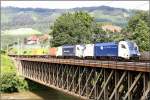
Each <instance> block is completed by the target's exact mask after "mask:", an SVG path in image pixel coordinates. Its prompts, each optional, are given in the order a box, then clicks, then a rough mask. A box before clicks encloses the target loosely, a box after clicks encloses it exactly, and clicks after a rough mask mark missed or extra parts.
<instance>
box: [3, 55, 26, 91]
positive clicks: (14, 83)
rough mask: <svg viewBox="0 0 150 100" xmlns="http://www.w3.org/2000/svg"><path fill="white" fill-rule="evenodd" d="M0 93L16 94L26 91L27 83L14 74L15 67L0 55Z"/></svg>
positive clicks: (8, 59) (4, 56)
mask: <svg viewBox="0 0 150 100" xmlns="http://www.w3.org/2000/svg"><path fill="white" fill-rule="evenodd" d="M1 61H2V62H1V77H0V80H1V82H0V92H18V91H24V90H27V89H28V84H27V82H26V81H25V80H24V79H23V78H21V77H19V76H18V75H17V74H16V69H15V65H14V64H13V62H12V61H11V60H10V58H9V57H8V56H6V55H1Z"/></svg>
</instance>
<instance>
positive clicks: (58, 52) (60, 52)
mask: <svg viewBox="0 0 150 100" xmlns="http://www.w3.org/2000/svg"><path fill="white" fill-rule="evenodd" d="M56 56H57V57H62V46H60V47H57V52H56Z"/></svg>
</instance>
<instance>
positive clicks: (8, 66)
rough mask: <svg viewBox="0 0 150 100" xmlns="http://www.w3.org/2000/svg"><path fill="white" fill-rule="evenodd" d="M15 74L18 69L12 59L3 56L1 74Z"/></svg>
mask: <svg viewBox="0 0 150 100" xmlns="http://www.w3.org/2000/svg"><path fill="white" fill-rule="evenodd" d="M15 72H16V68H15V65H14V63H13V62H12V60H11V59H10V57H9V56H7V55H1V74H4V73H6V74H7V73H15Z"/></svg>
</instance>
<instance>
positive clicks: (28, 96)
mask: <svg viewBox="0 0 150 100" xmlns="http://www.w3.org/2000/svg"><path fill="white" fill-rule="evenodd" d="M21 99H22V100H80V98H77V97H74V96H71V95H68V94H64V93H62V92H60V91H57V90H54V89H51V88H48V89H46V90H41V91H25V92H21V93H2V94H1V100H21Z"/></svg>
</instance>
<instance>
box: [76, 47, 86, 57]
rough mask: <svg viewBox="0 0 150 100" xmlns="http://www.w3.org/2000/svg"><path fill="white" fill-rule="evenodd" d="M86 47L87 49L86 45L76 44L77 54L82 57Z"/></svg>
mask: <svg viewBox="0 0 150 100" xmlns="http://www.w3.org/2000/svg"><path fill="white" fill-rule="evenodd" d="M84 49H85V45H76V47H75V56H76V57H80V58H81V57H83V52H84Z"/></svg>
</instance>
